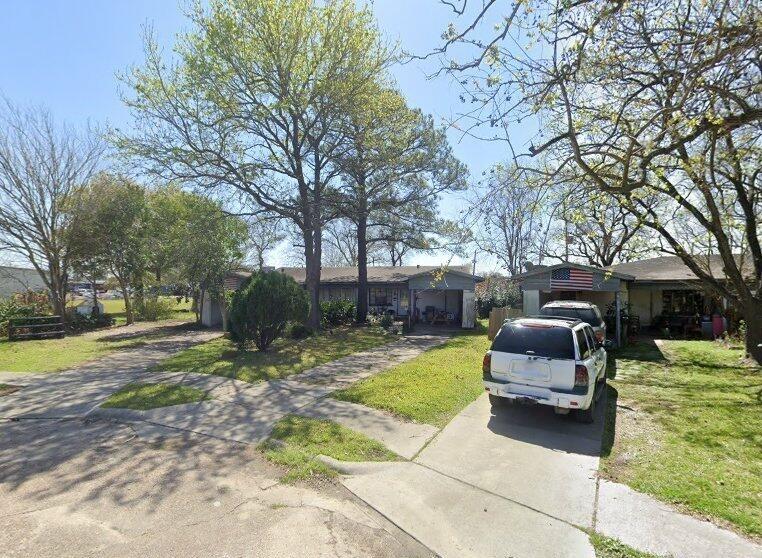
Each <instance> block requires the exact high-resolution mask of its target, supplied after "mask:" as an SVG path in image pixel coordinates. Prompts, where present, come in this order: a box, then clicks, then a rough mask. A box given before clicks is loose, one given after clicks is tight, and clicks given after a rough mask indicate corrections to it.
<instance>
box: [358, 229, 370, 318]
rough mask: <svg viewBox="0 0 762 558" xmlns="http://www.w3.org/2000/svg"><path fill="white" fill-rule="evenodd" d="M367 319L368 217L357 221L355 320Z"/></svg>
mask: <svg viewBox="0 0 762 558" xmlns="http://www.w3.org/2000/svg"><path fill="white" fill-rule="evenodd" d="M367 320H368V219H367V217H366V216H365V215H364V214H362V215H360V216H359V219H358V221H357V322H358V323H361V324H362V323H365V322H366V321H367Z"/></svg>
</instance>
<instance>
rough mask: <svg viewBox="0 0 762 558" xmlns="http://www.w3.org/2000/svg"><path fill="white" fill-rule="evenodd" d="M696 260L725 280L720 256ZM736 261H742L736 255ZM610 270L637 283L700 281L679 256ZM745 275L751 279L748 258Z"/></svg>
mask: <svg viewBox="0 0 762 558" xmlns="http://www.w3.org/2000/svg"><path fill="white" fill-rule="evenodd" d="M696 258H697V260H698V261H699V262H700V263H702V264H703V265H704V267H707V268H708V270H709V272H710V273H711V274H712V276H713V277H715V278H718V279H724V278H725V270H724V265H723V263H722V258H721V257H720V256H719V255H712V256H709V257H700V256H697V257H696ZM736 260H737V261H740V260H741V256H740V255H736ZM608 269H610V270H611V271H614V272H617V273H628V274H630V275H633V276H634V277H635V281H644V282H648V281H696V280H697V279H698V277H696V275H695V274H694V273H693V272H692V271H691V270H690V269H689V268H688V266H687V265H685V264H684V263H683V260H681V259H680V257H679V256H660V257H657V258H649V259H647V260H639V261H636V262H626V263H621V264H617V265H612V266H611V267H609V268H608ZM743 273H744V275H748V276H749V277H751V276H752V269H751V262H750V259H749V258H746V259H745V261H744V262H743Z"/></svg>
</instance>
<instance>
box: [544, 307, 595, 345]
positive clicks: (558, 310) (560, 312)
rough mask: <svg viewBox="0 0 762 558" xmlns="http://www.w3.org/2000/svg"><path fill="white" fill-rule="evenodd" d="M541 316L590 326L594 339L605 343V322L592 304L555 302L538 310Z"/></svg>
mask: <svg viewBox="0 0 762 558" xmlns="http://www.w3.org/2000/svg"><path fill="white" fill-rule="evenodd" d="M540 315H541V316H561V317H564V318H576V319H578V320H582V321H583V322H585V323H587V324H589V325H590V327H592V328H593V331H594V332H595V338H596V339H597V340H598V341H599V342H600V343H603V342H605V341H606V322H605V321H604V320H603V316H602V315H601V311H600V310H599V309H598V307H597V306H596V305H595V304H593V303H592V302H579V301H576V300H555V301H553V302H548V303H547V304H546V305H545V306H543V307H542V308H540Z"/></svg>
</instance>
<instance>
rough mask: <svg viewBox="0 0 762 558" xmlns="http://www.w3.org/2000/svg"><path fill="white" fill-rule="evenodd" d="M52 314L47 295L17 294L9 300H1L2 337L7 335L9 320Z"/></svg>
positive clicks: (0, 323) (29, 292) (0, 329)
mask: <svg viewBox="0 0 762 558" xmlns="http://www.w3.org/2000/svg"><path fill="white" fill-rule="evenodd" d="M49 314H50V301H49V298H48V295H47V293H44V292H35V291H26V292H23V293H15V294H13V295H11V296H10V297H9V298H5V299H0V335H7V333H8V320H10V319H11V318H26V317H29V316H47V315H49Z"/></svg>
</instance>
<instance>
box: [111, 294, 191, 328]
mask: <svg viewBox="0 0 762 558" xmlns="http://www.w3.org/2000/svg"><path fill="white" fill-rule="evenodd" d="M165 298H167V300H171V301H173V303H174V306H175V311H174V313H173V315H172V316H171V317H170V318H168V319H170V320H183V321H191V320H195V319H196V315H195V314H194V313H193V312H191V311H190V309H191V301H190V300H189V301H188V302H185V299H183V300H181V301H180V302H179V303H177V302H176V300H177V299H176V298H175V297H171V296H170V297H165ZM99 302H100V303H101V304H103V311H104V312H105V313H106V314H111V316H113V317H114V319H115V321H116V325H124V324H125V323H126V322H127V311H126V310H125V308H124V299H123V298H113V299H104V300H100V299H99Z"/></svg>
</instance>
